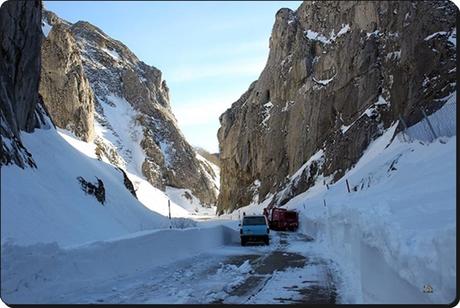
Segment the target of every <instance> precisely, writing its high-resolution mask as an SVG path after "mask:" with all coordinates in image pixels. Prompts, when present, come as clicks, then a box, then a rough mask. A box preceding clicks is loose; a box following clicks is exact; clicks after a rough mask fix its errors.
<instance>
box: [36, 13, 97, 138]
mask: <svg viewBox="0 0 460 308" xmlns="http://www.w3.org/2000/svg"><path fill="white" fill-rule="evenodd" d="M43 19H44V28H45V27H49V26H52V28H51V29H50V31H49V32H48V33H46V37H45V38H44V40H43V44H42V49H41V56H42V70H41V82H40V94H41V95H42V97H43V101H44V103H45V105H46V107H47V109H48V111H49V113H50V116H51V118H52V120H53V122H54V123H55V124H56V125H57V126H58V127H61V128H66V129H68V130H70V131H72V132H74V133H75V135H76V136H77V137H79V138H81V139H82V140H84V141H91V140H93V138H94V99H93V92H92V90H91V87H90V85H89V82H88V80H87V79H86V76H85V73H84V71H83V65H82V62H81V58H80V52H79V50H78V48H77V44H76V42H75V39H74V38H73V36H72V34H71V32H70V29H69V25H68V24H65V23H63V22H61V20H59V19H58V18H57V16H55V15H54V14H51V13H49V12H46V11H45V12H44V18H43Z"/></svg>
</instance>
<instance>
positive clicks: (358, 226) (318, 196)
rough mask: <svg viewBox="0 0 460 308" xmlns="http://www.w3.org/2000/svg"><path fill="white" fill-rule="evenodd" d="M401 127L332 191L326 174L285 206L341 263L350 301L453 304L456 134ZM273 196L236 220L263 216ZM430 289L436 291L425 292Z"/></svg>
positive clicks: (369, 151) (374, 145)
mask: <svg viewBox="0 0 460 308" xmlns="http://www.w3.org/2000/svg"><path fill="white" fill-rule="evenodd" d="M452 102H455V96H454V99H453V101H452ZM420 124H422V123H420ZM396 126H397V123H396V124H394V125H393V126H391V127H390V128H389V129H388V130H387V131H386V132H385V133H384V134H383V135H382V136H381V137H380V138H378V139H376V140H375V141H374V142H372V143H371V145H370V146H369V148H368V149H367V150H366V151H365V153H364V154H363V156H362V158H361V159H360V160H359V161H358V163H357V164H356V166H355V167H354V168H352V169H351V170H348V171H347V172H346V173H345V176H344V177H343V178H342V179H341V180H339V181H337V182H336V183H334V184H329V185H328V186H326V185H325V182H323V179H324V178H323V177H321V176H320V177H318V178H317V180H316V182H315V184H314V186H312V188H310V189H309V190H308V191H306V192H304V193H302V194H299V195H298V196H296V197H294V198H292V199H291V200H290V201H289V202H287V203H286V204H285V205H284V206H283V207H285V208H288V209H294V210H296V211H298V212H300V218H299V219H300V229H301V232H304V233H306V234H309V235H312V236H314V237H315V238H316V239H317V240H318V241H320V242H321V244H322V249H321V252H322V253H324V254H326V255H328V256H329V257H330V258H332V259H334V260H336V261H337V262H338V263H339V264H340V266H341V269H342V271H343V274H344V275H343V278H344V280H345V281H346V283H345V284H344V285H346V286H347V290H345V293H347V294H345V295H344V298H345V301H349V302H352V303H412V304H413V303H446V304H447V303H450V302H452V301H453V300H454V298H455V294H456V275H455V273H456V257H455V256H456V248H455V247H456V222H455V217H456V198H455V196H456V181H455V176H456V173H455V170H456V156H455V155H456V154H455V153H456V136H453V137H440V138H438V139H436V140H435V141H433V142H432V143H426V142H421V141H418V140H415V141H414V142H411V143H409V142H404V141H403V140H404V138H403V137H402V136H401V134H399V135H397V136H396V137H394V134H395V129H396ZM320 157H321V153H317V154H316V156H315V158H316V159H317V160H318V158H320ZM307 163H308V162H307ZM304 167H305V166H303V168H304ZM301 169H302V168H301ZM301 173H302V172H297V173H295V174H294V175H293V177H291V179H290V180H291V181H295V180H296V174H297V175H299V174H301ZM346 180H348V182H349V185H350V189H351V192H350V193H348V191H347V184H346ZM327 182H328V181H327V179H326V183H327ZM272 198H273V195H271V196H269V197H268V198H267V199H265V200H264V201H263V202H261V203H257V202H254V203H253V204H251V205H249V206H247V207H243V208H241V209H239V210H238V211H235V212H233V213H232V214H231V215H230V216H231V217H233V218H234V219H236V218H238V215H239V214H240V213H242V212H243V211H244V212H246V213H247V214H252V213H256V214H261V213H262V209H263V208H264V207H266V206H267V205H268V204H269V203H270V201H271V199H272ZM224 216H226V215H224ZM428 285H429V286H431V287H432V288H433V290H434V292H433V293H423V289H424V286H428Z"/></svg>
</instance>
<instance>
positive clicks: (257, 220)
mask: <svg viewBox="0 0 460 308" xmlns="http://www.w3.org/2000/svg"><path fill="white" fill-rule="evenodd" d="M243 225H246V226H247V225H265V217H263V216H257V217H244V218H243Z"/></svg>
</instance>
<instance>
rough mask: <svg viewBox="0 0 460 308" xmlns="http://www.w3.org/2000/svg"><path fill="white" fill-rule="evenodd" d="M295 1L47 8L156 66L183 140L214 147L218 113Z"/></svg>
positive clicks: (50, 4)
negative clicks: (89, 25)
mask: <svg viewBox="0 0 460 308" xmlns="http://www.w3.org/2000/svg"><path fill="white" fill-rule="evenodd" d="M300 3H301V2H300V1H240V2H239V1H231V2H230V1H229V2H211V1H209V2H199V1H183V2H180V1H151V2H150V1H113V2H112V1H100V2H97V1H65V2H64V1H45V8H46V9H48V10H51V11H53V12H55V13H56V14H57V15H58V16H59V17H61V18H64V19H66V20H67V21H70V22H72V23H73V22H77V21H79V20H85V21H88V22H90V23H92V24H94V25H96V26H97V27H99V28H101V29H102V30H103V31H104V32H105V33H106V34H107V35H109V36H111V37H112V38H114V39H116V40H119V41H121V42H122V43H124V44H125V45H126V46H127V47H128V48H129V49H131V51H133V52H134V53H135V54H136V56H137V57H138V58H139V59H140V60H142V61H144V62H145V63H147V64H149V65H153V66H155V67H157V68H158V69H160V70H161V71H162V72H163V79H165V80H166V83H167V84H168V87H169V90H170V98H171V108H172V110H173V113H174V114H175V116H176V118H177V120H178V123H179V127H180V129H181V130H182V132H183V134H184V135H185V137H186V138H187V141H188V142H189V143H190V144H191V145H193V146H199V147H202V148H205V149H206V150H208V151H210V152H213V153H214V152H218V149H219V148H218V141H217V130H218V129H219V127H220V123H219V116H220V115H221V114H222V113H223V112H224V111H225V110H226V109H227V108H229V107H230V106H231V104H232V103H233V102H235V101H236V100H237V99H238V98H239V97H240V96H241V95H242V94H243V93H244V92H245V91H246V90H247V88H248V87H249V85H250V84H251V82H252V81H254V80H256V79H257V78H258V77H259V75H260V73H261V72H262V70H263V68H264V66H265V63H266V60H267V58H268V51H269V49H268V42H269V38H270V34H271V30H272V27H273V23H274V21H275V14H276V12H277V11H278V10H279V9H280V8H282V7H288V8H291V9H294V10H295V9H297V7H298V6H299V5H300Z"/></svg>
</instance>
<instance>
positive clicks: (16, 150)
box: [0, 1, 46, 167]
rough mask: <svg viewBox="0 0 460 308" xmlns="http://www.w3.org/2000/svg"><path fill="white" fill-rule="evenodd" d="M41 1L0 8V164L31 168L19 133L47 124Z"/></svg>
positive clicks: (19, 2)
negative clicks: (42, 76)
mask: <svg viewBox="0 0 460 308" xmlns="http://www.w3.org/2000/svg"><path fill="white" fill-rule="evenodd" d="M40 25H41V1H7V2H4V3H3V4H2V6H1V8H0V84H1V86H0V135H1V137H2V141H1V144H2V148H1V153H0V165H8V164H10V163H14V164H17V165H18V166H20V167H25V166H26V165H29V166H34V165H35V164H34V162H33V159H32V156H31V154H30V153H29V152H28V151H27V149H25V148H24V146H23V145H22V143H21V136H20V132H21V131H26V132H32V131H33V130H34V128H37V127H40V126H43V125H46V124H45V123H46V122H45V115H46V112H45V111H44V109H43V107H42V105H41V97H40V96H39V94H38V87H39V81H40V46H41V27H40Z"/></svg>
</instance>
